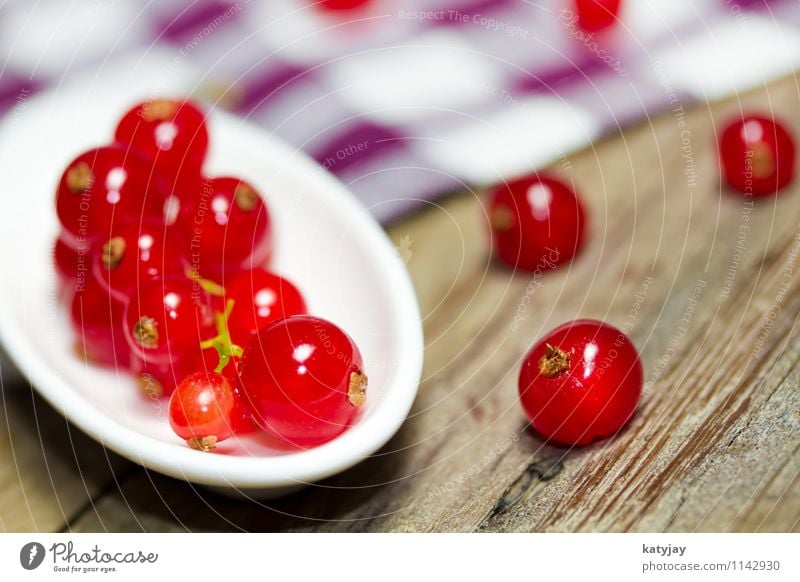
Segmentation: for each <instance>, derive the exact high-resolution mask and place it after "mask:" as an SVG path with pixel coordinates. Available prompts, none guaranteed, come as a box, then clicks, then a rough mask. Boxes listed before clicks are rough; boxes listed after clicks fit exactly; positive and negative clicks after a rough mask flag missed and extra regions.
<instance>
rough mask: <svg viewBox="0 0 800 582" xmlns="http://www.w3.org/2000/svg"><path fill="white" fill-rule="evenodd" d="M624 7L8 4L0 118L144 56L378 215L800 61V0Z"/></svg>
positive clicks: (141, 63)
mask: <svg viewBox="0 0 800 582" xmlns="http://www.w3.org/2000/svg"><path fill="white" fill-rule="evenodd" d="M0 2H2V0H0ZM623 6H624V7H623V11H622V13H621V22H620V24H619V26H616V27H615V28H614V29H613V30H610V31H607V32H605V33H602V34H596V35H587V34H586V33H583V32H581V31H580V30H579V29H578V28H577V27H576V25H575V22H574V15H573V14H572V12H571V10H572V3H571V2H570V0H405V1H402V2H401V1H400V0H372V2H371V3H369V4H368V5H367V7H366V8H364V9H361V10H358V11H354V12H339V13H333V12H326V11H324V10H321V9H319V7H316V6H314V5H313V1H312V0H268V1H259V0H238V1H237V0H211V1H199V0H195V1H188V0H177V1H170V2H155V1H154V0H150V2H137V1H134V0H74V1H71V2H63V1H58V0H39V1H38V2H31V1H28V0H16V1H13V0H9V1H6V2H4V3H0V63H2V64H1V65H0V67H1V68H0V112H2V111H7V110H9V109H13V108H14V107H15V106H19V105H21V104H22V103H23V101H24V100H25V99H26V98H27V96H29V95H31V94H33V93H35V92H37V91H40V90H42V89H45V88H52V87H59V86H61V85H62V84H65V83H70V82H75V80H76V79H82V81H81V82H94V81H97V80H98V79H101V78H103V77H104V76H108V75H114V74H117V75H118V74H120V71H121V70H122V71H124V70H127V69H129V68H136V69H137V70H140V71H142V70H143V71H145V73H146V74H145V75H144V77H143V78H145V79H146V81H145V82H147V83H150V82H152V84H153V87H154V88H156V87H157V88H158V89H159V90H163V91H164V92H169V93H179V92H191V93H193V94H195V95H199V96H201V97H204V98H206V99H207V100H209V102H213V103H216V104H218V105H219V106H223V107H226V108H229V109H231V110H233V111H235V112H236V113H238V114H241V115H242V116H244V117H247V118H248V119H250V120H251V121H253V122H255V123H257V124H259V125H261V126H262V127H264V128H266V129H267V130H269V131H271V132H273V133H274V134H276V135H278V136H280V137H281V138H283V139H284V140H286V141H288V142H289V143H291V144H293V145H294V146H296V147H298V148H299V149H302V150H304V151H306V152H308V153H309V154H311V155H312V156H313V157H314V158H316V159H317V160H318V161H319V162H320V163H322V164H323V165H325V166H326V167H327V168H328V169H330V171H332V172H333V173H335V174H336V175H338V176H339V177H340V178H341V179H342V180H344V181H345V182H346V183H348V185H349V186H350V188H351V189H352V190H353V191H354V192H355V193H356V194H357V195H358V196H359V197H360V198H361V200H362V201H363V202H364V204H366V205H367V206H368V207H369V208H370V209H371V210H372V212H373V213H374V214H375V215H376V216H377V217H378V218H379V219H381V220H384V221H387V220H390V219H392V218H395V217H397V216H400V215H402V214H404V213H407V212H409V211H410V210H411V209H413V208H416V207H419V206H421V205H424V204H427V203H430V202H432V201H433V200H435V198H436V197H437V196H438V195H440V194H442V193H445V192H448V191H451V190H454V189H458V188H462V187H464V186H472V185H480V184H486V183H492V182H495V181H497V180H500V179H503V178H508V177H511V176H513V175H516V174H520V173H523V172H526V171H529V170H530V169H532V168H536V167H538V166H541V165H543V164H546V163H548V162H551V161H553V160H555V159H557V158H559V157H560V156H562V155H565V154H566V153H568V152H569V151H570V150H573V149H575V148H577V147H580V146H582V145H585V144H587V143H589V142H590V141H591V140H592V139H595V138H597V137H598V136H600V135H602V134H604V133H607V132H609V131H613V130H615V129H616V128H618V127H620V126H622V125H625V124H628V123H630V122H632V121H635V120H640V119H643V118H645V117H646V116H648V115H650V114H653V113H655V112H658V111H660V110H663V109H665V108H669V107H676V106H679V105H686V104H688V103H689V102H691V101H694V100H703V99H711V98H717V97H721V96H724V95H727V94H731V93H734V92H736V91H739V90H743V89H746V88H748V87H752V86H755V85H758V84H763V83H764V82H765V81H767V80H769V79H770V78H773V77H775V76H778V75H780V74H784V73H786V72H789V71H791V70H793V69H794V68H795V67H796V66H797V64H798V61H800V0H772V1H769V0H749V1H746V0H627V2H623Z"/></svg>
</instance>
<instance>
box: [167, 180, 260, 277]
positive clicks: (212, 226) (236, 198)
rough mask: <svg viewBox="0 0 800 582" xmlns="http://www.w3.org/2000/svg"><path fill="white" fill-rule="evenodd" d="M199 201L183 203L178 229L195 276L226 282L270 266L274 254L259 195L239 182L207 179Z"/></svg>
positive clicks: (244, 183)
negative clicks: (270, 258) (235, 276)
mask: <svg viewBox="0 0 800 582" xmlns="http://www.w3.org/2000/svg"><path fill="white" fill-rule="evenodd" d="M204 190H205V191H204V193H203V196H202V197H201V198H200V199H199V200H194V201H190V202H189V203H188V204H182V206H181V215H180V217H179V219H178V224H177V227H178V229H179V232H180V233H181V235H182V237H183V247H184V255H185V256H188V257H190V262H191V267H192V270H193V271H194V272H196V273H197V274H199V275H200V276H202V277H205V278H208V279H213V280H215V281H223V279H224V276H225V275H232V274H235V273H238V272H240V271H243V270H246V269H252V268H254V267H260V266H262V265H265V264H266V263H267V261H268V260H269V257H270V254H271V253H272V228H271V226H270V218H269V212H268V211H267V206H266V204H264V201H263V199H262V198H261V196H260V195H259V193H258V192H256V190H255V189H254V188H253V187H252V186H251V185H250V184H248V183H247V182H244V181H243V180H239V179H238V178H227V177H225V178H212V179H209V180H207V184H206V186H205V187H204Z"/></svg>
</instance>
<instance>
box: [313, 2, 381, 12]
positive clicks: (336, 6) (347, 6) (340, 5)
mask: <svg viewBox="0 0 800 582" xmlns="http://www.w3.org/2000/svg"><path fill="white" fill-rule="evenodd" d="M371 1H372V0H312V2H313V4H314V5H315V6H317V7H319V8H322V9H325V10H353V9H354V8H361V7H362V6H365V5H366V4H369V3H370V2H371Z"/></svg>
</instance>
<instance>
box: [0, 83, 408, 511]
mask: <svg viewBox="0 0 800 582" xmlns="http://www.w3.org/2000/svg"><path fill="white" fill-rule="evenodd" d="M122 93H123V90H122V89H121V88H117V87H108V88H106V89H102V88H98V87H96V86H95V87H92V88H91V89H88V88H80V87H78V88H75V89H72V90H64V89H62V90H61V91H60V92H59V93H57V94H55V93H49V94H42V95H40V96H37V97H36V98H33V99H31V100H30V101H29V102H27V103H25V104H24V107H18V108H17V109H16V110H15V111H13V112H12V113H11V114H9V115H7V116H6V117H5V119H4V120H3V121H2V123H1V124H0V188H1V190H0V191H1V192H2V201H3V210H2V212H0V249H2V251H0V272H1V273H2V276H0V279H2V283H0V339H1V340H2V342H3V345H4V346H5V349H6V350H7V351H8V353H9V354H10V355H11V357H12V358H13V359H14V361H15V362H16V364H17V366H18V367H19V368H20V370H21V371H22V372H23V374H25V375H26V376H27V377H28V378H29V379H30V381H31V383H32V384H33V386H34V387H35V388H36V390H37V391H38V392H39V393H40V394H41V395H42V396H44V398H46V399H47V400H48V401H49V402H50V403H51V404H52V405H53V406H54V407H55V408H56V409H57V410H58V411H59V412H61V413H62V414H63V415H64V416H65V417H66V418H68V419H69V420H70V421H71V422H72V423H74V424H75V425H76V426H78V427H79V428H80V429H81V430H83V431H84V432H86V433H87V434H89V435H90V436H91V437H93V438H94V439H96V440H97V441H98V442H100V443H102V444H103V445H105V446H107V447H108V448H110V449H112V450H114V451H116V452H117V453H119V454H120V455H122V456H124V457H127V458H128V459H130V460H132V461H134V462H136V463H139V464H141V465H143V466H145V467H147V468H148V469H152V470H155V471H158V472H160V473H164V474H166V475H170V476H172V477H177V478H179V479H184V480H187V481H191V482H194V483H198V484H203V485H207V486H211V487H214V488H217V489H221V490H222V491H224V492H227V493H241V494H245V495H250V496H254V497H265V496H274V495H279V494H282V493H285V492H287V491H289V490H292V489H295V488H297V487H299V486H302V485H304V484H307V483H310V482H314V481H317V480H320V479H323V478H325V477H328V476H330V475H333V474H335V473H338V472H340V471H342V470H344V469H347V468H348V467H350V466H352V465H354V464H356V463H358V462H359V461H361V460H363V459H364V458H366V457H367V456H369V455H370V454H371V453H373V452H375V451H376V450H377V449H378V448H380V447H381V446H382V445H383V444H385V443H386V442H387V441H388V440H389V438H390V437H391V436H392V435H393V434H394V433H395V432H396V431H397V429H398V428H399V427H400V425H401V424H402V422H403V421H404V419H405V418H406V416H407V414H408V412H409V409H410V408H411V405H412V402H413V400H414V397H415V395H416V392H417V387H418V384H419V380H420V374H421V370H422V357H423V340H422V331H421V323H420V316H419V311H418V307H417V304H416V299H415V296H414V291H413V288H412V286H411V283H410V280H409V278H408V275H407V272H406V269H405V265H404V264H403V262H402V261H401V259H400V257H399V256H398V255H397V253H396V251H395V249H394V248H393V246H392V244H391V243H390V241H389V240H388V238H387V237H386V235H385V234H384V232H383V231H382V229H381V228H380V226H379V225H378V224H377V223H376V222H375V220H374V219H373V218H372V217H371V216H370V215H369V214H368V213H367V212H366V210H365V209H364V208H363V207H362V206H361V205H360V204H359V203H358V202H357V201H356V200H355V199H354V198H353V197H352V195H351V194H350V193H349V192H347V190H346V189H345V188H344V186H343V185H342V184H340V183H339V182H338V181H337V180H336V179H335V178H333V177H332V176H331V175H329V174H328V173H327V172H325V171H324V170H323V169H322V168H321V167H319V166H318V165H317V164H315V163H314V162H313V161H311V160H310V159H309V158H307V157H306V156H305V155H303V154H301V153H298V152H297V151H295V150H294V149H292V148H290V147H288V146H287V145H285V144H283V143H281V142H279V141H277V140H276V139H275V138H273V137H272V136H270V135H269V134H267V133H265V132H263V131H261V130H258V129H256V128H254V127H252V126H250V125H249V124H248V123H247V122H246V121H243V120H240V119H237V118H235V117H232V116H230V115H226V114H223V113H218V112H212V114H211V115H210V118H209V128H210V134H211V151H210V156H209V160H208V163H207V165H206V171H207V173H209V174H211V175H220V174H223V173H225V174H233V175H240V176H243V177H244V178H246V179H247V180H249V181H251V182H252V183H253V184H254V185H255V186H256V187H257V188H259V189H260V190H261V191H262V192H263V194H264V196H265V198H266V200H267V203H268V205H269V207H270V210H271V213H272V217H273V220H274V224H275V237H276V255H275V260H274V263H273V267H274V269H275V270H276V271H277V272H279V273H281V274H284V275H285V276H287V277H288V278H290V279H291V280H293V281H294V282H296V283H297V284H298V286H299V287H300V288H301V289H302V290H303V291H304V293H305V295H306V298H307V299H308V303H309V308H310V310H311V311H312V312H313V313H315V314H317V315H320V316H322V317H325V318H328V319H330V320H332V321H334V322H336V323H338V324H339V325H340V326H342V327H343V328H344V329H345V330H346V331H347V332H348V333H349V334H350V335H351V336H352V337H353V338H354V339H355V341H356V343H357V344H358V345H359V346H360V348H361V351H362V353H363V355H364V360H365V369H366V372H367V374H368V375H369V379H370V383H369V393H368V396H369V397H368V402H367V405H366V408H365V410H364V412H363V414H362V416H361V418H360V419H359V421H358V423H357V424H356V425H355V426H353V427H352V428H351V429H350V430H348V431H346V432H345V433H344V434H342V435H341V436H340V437H338V438H336V439H334V440H333V441H331V442H330V443H327V444H325V445H323V446H320V447H317V448H314V449H310V450H305V451H293V452H287V451H280V450H275V449H272V448H270V447H269V445H268V444H266V443H265V442H264V439H261V438H259V437H258V436H254V437H247V438H244V439H230V440H228V441H225V442H223V443H221V444H220V446H219V447H218V450H217V452H215V453H213V454H209V453H202V452H198V451H194V450H192V449H190V448H188V447H187V446H186V445H185V444H184V443H183V442H181V440H180V439H178V438H177V437H176V436H175V435H173V434H172V431H171V429H170V427H169V424H168V422H167V419H166V417H165V408H166V402H154V401H151V400H147V399H146V398H144V397H142V395H141V394H140V392H139V391H138V390H137V388H136V384H135V381H134V380H133V379H132V378H131V377H129V376H128V375H127V374H126V373H124V372H120V373H117V372H116V371H114V370H108V369H102V368H98V367H96V366H93V365H90V364H86V363H84V362H83V361H82V360H81V359H80V358H78V357H77V356H76V355H75V352H74V351H73V349H72V345H73V338H72V335H71V330H70V328H69V323H68V317H67V313H66V309H65V307H64V306H63V305H61V304H60V303H59V301H58V299H57V297H56V279H55V273H54V270H53V267H52V260H51V258H50V257H51V245H52V243H53V239H54V236H55V235H56V232H57V229H58V225H57V219H56V215H55V209H54V202H53V196H54V187H55V184H56V183H57V180H58V177H59V175H60V173H61V171H62V169H63V167H64V166H65V165H66V164H67V163H68V162H69V161H70V159H72V158H73V157H74V156H75V155H77V154H78V153H80V152H81V151H83V150H85V149H88V148H90V147H92V146H95V145H97V144H101V143H104V142H107V141H108V140H109V139H110V138H111V135H112V133H113V128H114V124H115V120H116V119H117V118H118V116H119V115H121V114H122V112H123V111H124V110H126V108H127V107H129V106H131V105H132V104H133V103H134V102H136V101H137V100H139V99H141V98H145V97H147V96H146V95H132V94H130V93H129V92H128V91H127V90H126V91H124V93H125V94H122Z"/></svg>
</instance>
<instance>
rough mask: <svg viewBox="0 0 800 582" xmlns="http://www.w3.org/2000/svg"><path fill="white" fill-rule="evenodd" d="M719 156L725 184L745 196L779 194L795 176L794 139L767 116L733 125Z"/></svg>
mask: <svg viewBox="0 0 800 582" xmlns="http://www.w3.org/2000/svg"><path fill="white" fill-rule="evenodd" d="M719 153H720V163H721V168H722V174H723V176H724V178H725V181H726V182H727V183H728V185H730V187H731V188H733V189H735V190H738V191H740V192H743V193H745V194H752V195H753V196H768V195H770V194H775V193H776V192H778V190H780V189H781V188H783V187H784V186H786V185H787V184H788V183H789V182H791V180H792V176H793V175H794V164H795V161H794V157H795V146H794V140H793V139H792V136H791V135H790V134H789V132H788V131H787V130H786V128H785V127H784V126H783V125H782V124H781V123H778V122H776V121H773V120H772V119H768V118H766V117H759V116H755V115H750V116H746V117H743V118H741V119H737V120H736V121H734V122H733V123H731V124H729V125H728V126H727V127H726V128H725V130H724V131H723V132H722V136H721V137H720V140H719Z"/></svg>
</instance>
